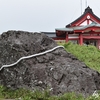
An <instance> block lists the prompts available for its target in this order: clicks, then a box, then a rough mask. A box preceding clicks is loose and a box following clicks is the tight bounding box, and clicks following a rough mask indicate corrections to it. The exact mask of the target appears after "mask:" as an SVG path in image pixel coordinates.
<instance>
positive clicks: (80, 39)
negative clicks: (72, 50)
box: [79, 34, 83, 45]
mask: <svg viewBox="0 0 100 100" xmlns="http://www.w3.org/2000/svg"><path fill="white" fill-rule="evenodd" d="M79 44H80V45H83V35H82V34H80V35H79Z"/></svg>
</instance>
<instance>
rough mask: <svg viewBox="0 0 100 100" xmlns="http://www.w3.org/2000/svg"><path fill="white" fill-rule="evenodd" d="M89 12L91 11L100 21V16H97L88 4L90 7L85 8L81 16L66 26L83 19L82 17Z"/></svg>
mask: <svg viewBox="0 0 100 100" xmlns="http://www.w3.org/2000/svg"><path fill="white" fill-rule="evenodd" d="M88 13H90V14H91V15H92V16H93V17H94V18H95V19H97V20H99V21H100V18H99V17H97V16H96V15H95V14H94V13H93V11H92V9H91V8H90V7H89V6H88V7H87V8H86V9H85V11H84V13H83V14H82V15H81V16H80V17H79V18H77V19H76V20H75V21H73V22H71V23H70V24H68V25H66V27H70V26H71V25H72V24H74V23H76V22H78V21H79V20H81V19H82V18H83V17H84V16H85V15H86V14H88Z"/></svg>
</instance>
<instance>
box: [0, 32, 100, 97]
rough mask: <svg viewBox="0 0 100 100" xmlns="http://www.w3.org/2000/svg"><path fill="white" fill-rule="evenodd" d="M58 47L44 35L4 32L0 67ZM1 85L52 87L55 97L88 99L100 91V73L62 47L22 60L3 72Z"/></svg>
mask: <svg viewBox="0 0 100 100" xmlns="http://www.w3.org/2000/svg"><path fill="white" fill-rule="evenodd" d="M55 46H57V44H56V43H55V41H54V40H52V39H51V38H49V37H48V36H46V35H45V34H43V33H42V34H41V33H30V32H23V31H8V32H5V33H3V34H1V36H0V67H1V66H2V65H6V64H12V63H14V62H16V61H17V60H18V59H19V58H21V57H23V56H28V55H32V54H36V53H40V52H43V51H46V50H49V49H52V48H53V47H55ZM0 84H3V85H4V86H7V87H10V88H12V89H17V88H28V89H32V90H34V89H41V90H43V89H46V88H49V89H50V90H51V92H52V93H53V94H55V95H58V94H62V93H65V92H71V91H73V92H76V93H82V94H83V95H84V96H88V95H91V94H92V93H93V92H94V91H95V90H100V74H99V73H98V72H96V71H94V70H92V69H90V68H88V67H87V66H86V65H85V64H84V63H83V62H81V61H79V60H78V59H77V58H75V57H74V56H73V55H71V54H70V53H68V52H66V51H65V50H64V49H63V48H59V49H56V50H54V51H53V52H51V53H47V54H44V55H42V56H37V57H33V58H30V59H26V60H22V61H21V62H19V63H18V64H17V65H15V66H13V67H9V68H3V69H2V70H1V71H0Z"/></svg>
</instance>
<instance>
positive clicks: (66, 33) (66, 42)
mask: <svg viewBox="0 0 100 100" xmlns="http://www.w3.org/2000/svg"><path fill="white" fill-rule="evenodd" d="M67 42H68V33H66V43H67Z"/></svg>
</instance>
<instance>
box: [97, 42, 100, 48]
mask: <svg viewBox="0 0 100 100" xmlns="http://www.w3.org/2000/svg"><path fill="white" fill-rule="evenodd" d="M97 48H98V49H100V40H97Z"/></svg>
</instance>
